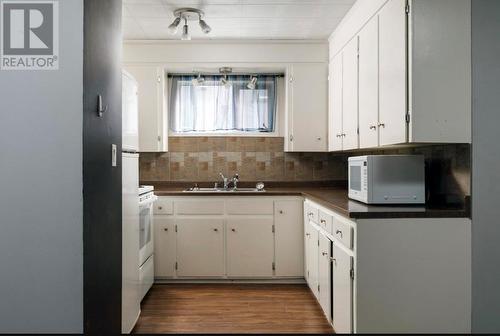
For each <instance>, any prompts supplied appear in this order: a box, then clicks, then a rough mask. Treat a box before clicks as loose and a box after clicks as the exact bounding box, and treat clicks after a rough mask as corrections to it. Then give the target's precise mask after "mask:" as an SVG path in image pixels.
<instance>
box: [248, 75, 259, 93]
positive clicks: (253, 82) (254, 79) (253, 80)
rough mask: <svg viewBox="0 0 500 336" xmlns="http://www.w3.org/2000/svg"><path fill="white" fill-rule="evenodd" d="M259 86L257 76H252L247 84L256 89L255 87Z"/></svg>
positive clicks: (251, 88)
mask: <svg viewBox="0 0 500 336" xmlns="http://www.w3.org/2000/svg"><path fill="white" fill-rule="evenodd" d="M256 86H257V77H255V76H252V77H250V82H248V84H247V88H249V89H250V90H255V87H256Z"/></svg>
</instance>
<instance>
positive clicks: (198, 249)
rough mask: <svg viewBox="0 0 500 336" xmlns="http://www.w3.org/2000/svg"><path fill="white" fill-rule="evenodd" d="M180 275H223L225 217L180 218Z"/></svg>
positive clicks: (178, 222)
mask: <svg viewBox="0 0 500 336" xmlns="http://www.w3.org/2000/svg"><path fill="white" fill-rule="evenodd" d="M175 223H176V224H177V262H178V265H177V266H178V269H177V275H178V276H181V277H182V276H214V277H219V276H223V275H224V220H223V219H218V218H217V219H216V218H214V219H211V218H178V219H176V221H175Z"/></svg>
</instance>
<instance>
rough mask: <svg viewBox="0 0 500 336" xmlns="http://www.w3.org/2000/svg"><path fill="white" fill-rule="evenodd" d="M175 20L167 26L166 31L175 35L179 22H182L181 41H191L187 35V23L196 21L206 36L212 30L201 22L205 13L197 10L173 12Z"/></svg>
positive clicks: (203, 21) (180, 9)
mask: <svg viewBox="0 0 500 336" xmlns="http://www.w3.org/2000/svg"><path fill="white" fill-rule="evenodd" d="M174 16H175V19H174V21H173V22H172V23H171V24H170V26H168V30H169V31H170V33H171V34H172V35H175V34H177V30H178V27H179V24H180V22H181V20H184V26H183V27H182V40H184V41H188V40H191V35H190V34H189V26H188V21H198V23H199V25H200V28H201V30H202V31H203V32H204V33H205V34H208V33H210V32H211V31H212V28H210V26H209V25H208V24H207V23H206V22H205V20H203V17H204V16H205V13H204V12H203V11H202V10H199V9H197V8H179V9H176V10H175V11H174Z"/></svg>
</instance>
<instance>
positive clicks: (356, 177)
mask: <svg viewBox="0 0 500 336" xmlns="http://www.w3.org/2000/svg"><path fill="white" fill-rule="evenodd" d="M348 173H349V178H348V180H349V198H352V199H355V200H357V201H360V202H364V203H367V202H368V162H367V160H366V159H356V160H351V159H350V160H349V172H348Z"/></svg>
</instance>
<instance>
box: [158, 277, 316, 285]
mask: <svg viewBox="0 0 500 336" xmlns="http://www.w3.org/2000/svg"><path fill="white" fill-rule="evenodd" d="M173 283H185V284H218V283H219V284H228V283H235V284H305V283H306V280H305V279H304V278H275V279H171V278H155V284H157V285H162V284H173Z"/></svg>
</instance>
